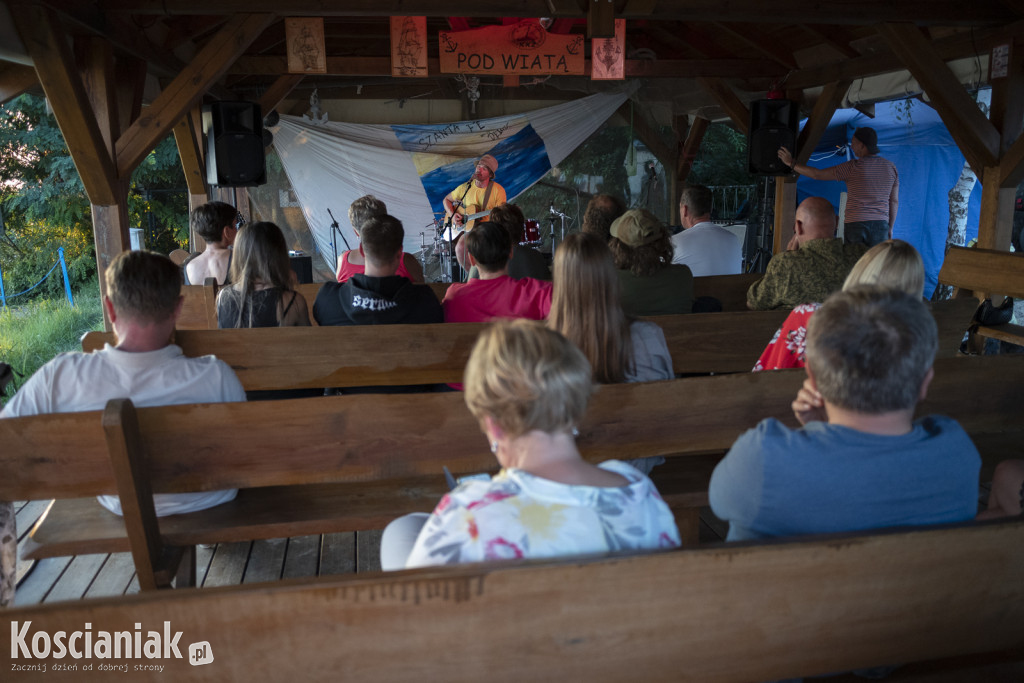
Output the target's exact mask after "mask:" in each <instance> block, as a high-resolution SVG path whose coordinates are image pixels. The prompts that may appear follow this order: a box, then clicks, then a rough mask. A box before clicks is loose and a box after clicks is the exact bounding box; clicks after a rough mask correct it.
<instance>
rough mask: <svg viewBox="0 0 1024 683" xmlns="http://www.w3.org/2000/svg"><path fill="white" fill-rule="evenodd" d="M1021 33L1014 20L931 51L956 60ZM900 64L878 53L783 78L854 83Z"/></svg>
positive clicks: (803, 84) (805, 83)
mask: <svg viewBox="0 0 1024 683" xmlns="http://www.w3.org/2000/svg"><path fill="white" fill-rule="evenodd" d="M1022 32H1024V21H1015V22H1014V23H1011V24H1009V25H1006V26H1000V27H993V28H982V29H976V30H972V31H963V32H960V33H957V34H956V35H953V36H949V37H946V38H940V39H938V40H936V41H934V42H933V43H932V48H933V49H934V50H935V52H936V53H937V54H938V56H939V57H940V58H941V59H942V60H944V61H949V60H952V59H960V58H962V57H968V56H971V55H975V54H977V52H978V51H979V50H983V51H984V50H988V49H989V48H991V46H992V45H994V44H997V43H1000V42H1006V41H1007V40H1012V39H1013V37H1014V36H1017V35H1020V34H1021V33H1022ZM903 68H904V65H903V62H902V61H901V60H900V58H899V57H898V56H897V55H895V54H894V53H892V52H888V51H886V52H879V53H874V54H870V55H864V56H863V57H857V58H855V59H848V60H845V61H840V62H836V63H834V64H826V65H824V66H818V67H812V68H808V69H801V70H799V71H796V72H794V73H793V74H791V75H790V76H789V77H788V78H787V79H786V85H787V87H793V88H810V87H816V86H820V85H822V84H824V83H831V82H832V81H841V80H856V79H858V78H866V77H868V76H876V75H878V74H884V73H889V72H892V71H899V70H900V69H903Z"/></svg>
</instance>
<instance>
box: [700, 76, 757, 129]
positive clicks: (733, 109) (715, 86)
mask: <svg viewBox="0 0 1024 683" xmlns="http://www.w3.org/2000/svg"><path fill="white" fill-rule="evenodd" d="M697 82H698V83H699V84H700V86H701V87H702V88H704V90H706V91H707V92H708V94H709V95H711V96H712V97H713V98H715V101H716V102H718V105H719V106H720V107H722V109H723V110H724V111H725V113H726V114H728V115H729V118H730V119H731V120H732V122H733V125H735V126H736V128H737V129H738V130H739V131H740V132H741V133H743V134H744V135H746V134H747V133H748V132H749V130H750V110H749V109H747V105H745V104H743V102H742V101H741V100H740V98H739V97H737V96H736V93H734V92H733V90H732V88H730V87H729V85H728V84H727V83H725V82H724V81H722V80H721V79H718V78H698V79H697Z"/></svg>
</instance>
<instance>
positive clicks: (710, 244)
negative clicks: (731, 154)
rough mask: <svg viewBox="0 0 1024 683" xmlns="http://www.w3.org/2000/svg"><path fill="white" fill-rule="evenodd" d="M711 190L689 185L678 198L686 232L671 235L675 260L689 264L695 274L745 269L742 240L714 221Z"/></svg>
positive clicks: (719, 273) (727, 273)
mask: <svg viewBox="0 0 1024 683" xmlns="http://www.w3.org/2000/svg"><path fill="white" fill-rule="evenodd" d="M711 202H712V199H711V190H709V189H708V188H706V187H704V186H703V185H689V186H687V187H686V188H684V189H683V192H682V195H681V196H680V198H679V220H680V222H681V223H682V225H683V231H682V232H680V233H679V234H678V235H675V236H673V237H672V250H673V256H672V263H681V264H683V265H686V266H689V267H690V270H691V271H693V276H694V277H703V276H705V275H736V274H738V273H741V272H743V244H742V243H741V242H740V239H739V238H738V237H737V236H736V235H734V234H732V233H731V232H729V231H728V230H726V229H725V228H722V227H720V226H717V225H715V224H714V223H712V222H711Z"/></svg>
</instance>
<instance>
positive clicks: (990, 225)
mask: <svg viewBox="0 0 1024 683" xmlns="http://www.w3.org/2000/svg"><path fill="white" fill-rule="evenodd" d="M1001 180H1002V170H1001V168H1000V167H998V166H992V167H989V168H986V169H985V171H984V173H983V174H982V175H981V214H980V215H979V216H978V247H980V248H981V249H999V250H1001V251H1009V250H1010V237H1011V235H1012V231H1013V200H1014V195H1015V194H1016V188H1015V187H1001V186H1000V181H1001Z"/></svg>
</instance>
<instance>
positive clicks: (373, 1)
mask: <svg viewBox="0 0 1024 683" xmlns="http://www.w3.org/2000/svg"><path fill="white" fill-rule="evenodd" d="M49 3H50V4H51V5H53V6H55V7H59V8H64V7H69V6H70V7H73V6H74V5H81V2H80V0H49ZM617 4H622V11H616V13H615V16H616V17H617V18H620V19H660V20H679V21H684V20H688V21H741V22H751V23H775V24H779V23H782V24H799V23H802V22H804V21H807V19H808V15H809V14H812V13H813V18H814V20H815V21H816V22H818V23H821V24H853V25H864V24H867V23H869V22H870V23H873V22H878V21H882V22H899V21H906V22H915V23H918V24H922V25H927V24H937V25H947V26H972V25H973V26H978V25H986V24H987V25H999V24H1005V23H1007V22H1010V21H1015V20H1017V19H1019V18H1020V14H1019V13H1017V11H1016V10H1015V9H1012V8H1010V7H1007V6H1006V5H1005V4H1002V3H997V2H975V3H964V2H962V0H915V1H911V0H904V1H902V2H892V1H891V0H890V1H888V2H882V1H873V2H870V3H865V2H860V3H851V2H848V1H842V0H822V1H820V2H816V3H814V5H813V9H812V8H810V7H809V6H808V3H807V2H806V0H776V1H775V2H773V3H772V5H771V8H770V9H771V11H765V5H764V2H763V0H730V1H729V2H721V0H658V2H657V5H656V6H655V9H654V10H653V11H652V10H651V3H649V2H626V3H617ZM101 5H102V7H103V10H104V11H105V12H106V13H108V14H109V13H112V12H123V13H129V14H156V15H176V14H199V15H201V14H226V13H231V12H253V13H262V12H267V13H278V12H281V11H283V10H282V5H281V3H280V1H279V0H223V1H221V2H209V0H206V1H204V0H103V2H101ZM336 7H337V8H336V9H335V7H334V4H333V3H325V2H324V1H323V0H291V2H289V3H288V6H287V10H285V11H287V13H288V15H289V16H318V17H332V16H373V17H379V16H390V15H416V16H427V17H452V16H465V17H486V18H493V19H497V18H501V17H506V16H507V17H553V18H559V17H580V16H583V15H584V13H585V7H586V4H585V3H581V2H580V1H579V0H575V1H573V0H492V1H491V2H488V3H480V2H479V0H446V2H440V3H439V2H436V1H434V0H405V1H403V2H402V3H401V4H400V5H399V6H398V7H397V8H396V9H394V10H391V9H388V8H385V7H383V6H382V5H381V2H380V0H347V1H346V2H345V3H337V4H336Z"/></svg>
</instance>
